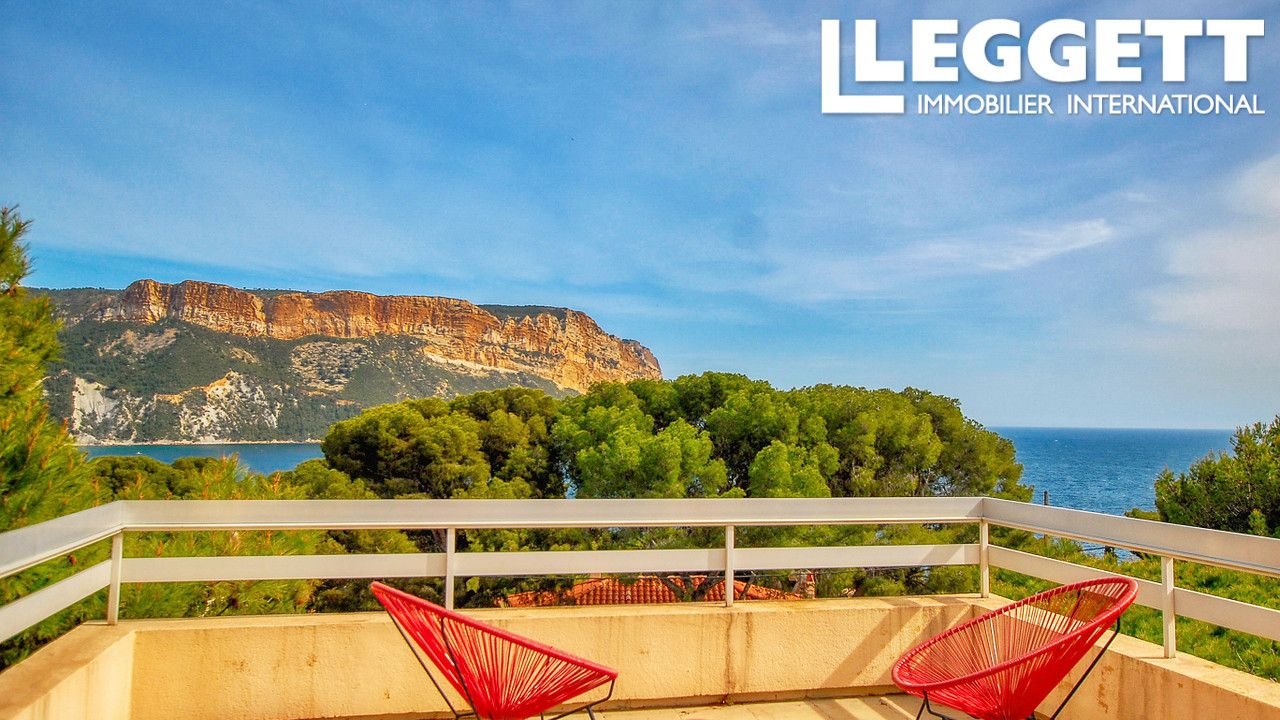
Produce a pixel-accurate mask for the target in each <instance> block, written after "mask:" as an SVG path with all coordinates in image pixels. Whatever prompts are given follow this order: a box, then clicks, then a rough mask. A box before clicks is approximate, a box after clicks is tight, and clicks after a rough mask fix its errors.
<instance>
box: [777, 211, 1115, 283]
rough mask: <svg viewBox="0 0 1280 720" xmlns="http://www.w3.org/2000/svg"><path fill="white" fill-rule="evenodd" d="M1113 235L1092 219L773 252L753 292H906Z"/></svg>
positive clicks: (1012, 267) (1020, 264)
mask: <svg viewBox="0 0 1280 720" xmlns="http://www.w3.org/2000/svg"><path fill="white" fill-rule="evenodd" d="M1115 237H1116V232H1115V230H1114V228H1113V227H1112V226H1111V223H1110V222H1108V221H1107V220H1105V219H1101V218H1096V219H1090V220H1080V221H1067V222H1062V223H1059V224H1056V225H1037V226H1030V227H1020V228H1012V229H1009V228H983V229H981V230H979V231H973V232H971V233H968V234H965V235H962V236H952V237H945V238H929V239H924V240H920V241H915V242H908V243H904V244H901V245H898V246H894V247H889V248H885V249H882V250H880V251H874V250H867V249H857V250H854V249H849V250H843V249H839V248H836V249H832V248H821V249H815V248H799V247H794V246H793V247H789V248H786V249H785V250H779V251H775V252H774V253H773V256H772V261H773V268H772V270H771V271H770V272H769V273H767V274H766V275H765V277H764V278H763V279H762V281H761V282H760V284H759V285H758V288H757V289H758V290H759V291H761V292H762V293H763V294H766V295H769V296H774V297H780V298H787V299H800V300H808V301H825V300H842V299H850V298H859V297H888V296H894V295H900V294H905V295H912V294H917V293H918V291H919V286H920V283H919V281H920V280H923V279H928V278H939V277H963V276H981V275H989V274H995V273H1009V272H1013V271H1017V270H1023V269H1026V268H1029V267H1032V266H1034V265H1039V264H1040V263H1044V262H1047V261H1049V260H1051V259H1053V258H1056V257H1058V256H1060V255H1065V254H1067V253H1072V252H1076V251H1078V250H1083V249H1085V248H1089V247H1093V246H1095V245H1100V244H1103V243H1106V242H1109V241H1111V240H1112V239H1114V238H1115Z"/></svg>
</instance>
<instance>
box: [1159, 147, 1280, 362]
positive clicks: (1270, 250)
mask: <svg viewBox="0 0 1280 720" xmlns="http://www.w3.org/2000/svg"><path fill="white" fill-rule="evenodd" d="M1215 196H1216V197H1215V201H1216V204H1218V205H1219V206H1220V207H1221V208H1222V210H1221V211H1220V212H1215V213H1213V214H1212V215H1210V217H1208V218H1205V220H1208V222H1205V223H1204V225H1205V226H1206V227H1203V228H1202V229H1200V230H1198V231H1194V232H1192V233H1191V234H1190V235H1189V236H1187V237H1182V238H1178V239H1177V240H1176V241H1175V242H1174V243H1173V244H1172V247H1171V248H1170V250H1169V253H1168V260H1167V272H1168V275H1169V281H1168V282H1167V283H1165V284H1164V285H1162V286H1160V287H1158V288H1156V289H1154V290H1153V291H1152V292H1151V293H1150V295H1149V301H1150V307H1151V315H1152V318H1153V319H1154V320H1156V321H1157V322H1159V323H1162V324H1164V325H1166V326H1168V327H1170V328H1171V329H1173V330H1174V331H1176V332H1178V333H1181V334H1182V338H1183V340H1184V342H1183V343H1180V345H1181V347H1182V348H1183V349H1186V348H1187V347H1188V346H1189V347H1192V348H1196V349H1198V351H1199V352H1202V353H1203V352H1208V353H1210V354H1218V353H1222V352H1225V353H1227V354H1230V355H1234V356H1236V358H1237V359H1239V360H1245V361H1247V362H1256V361H1257V360H1259V359H1264V358H1266V359H1269V361H1270V362H1269V364H1271V365H1280V360H1278V359H1277V358H1278V357H1280V321H1278V320H1277V317H1278V315H1277V312H1278V310H1277V309H1278V308H1280V155H1276V156H1273V157H1271V158H1269V159H1266V160H1264V161H1262V162H1259V163H1257V164H1255V165H1253V166H1251V167H1248V168H1246V169H1245V170H1243V171H1242V172H1240V173H1239V174H1238V175H1237V176H1236V177H1235V178H1233V179H1232V180H1231V181H1229V182H1228V183H1227V184H1226V186H1225V188H1222V189H1221V190H1220V191H1219V192H1217V193H1215ZM1224 217H1225V218H1228V219H1227V220H1226V221H1225V222H1224V221H1223V220H1222V219H1223V218H1224Z"/></svg>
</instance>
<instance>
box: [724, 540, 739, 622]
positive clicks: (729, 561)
mask: <svg viewBox="0 0 1280 720" xmlns="http://www.w3.org/2000/svg"><path fill="white" fill-rule="evenodd" d="M736 585H737V583H735V582H734V581H733V526H732V525H725V527H724V606H725V607H733V596H734V594H735V590H736V589H737V588H736Z"/></svg>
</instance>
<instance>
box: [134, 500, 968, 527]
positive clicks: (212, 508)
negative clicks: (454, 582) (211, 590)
mask: <svg viewBox="0 0 1280 720" xmlns="http://www.w3.org/2000/svg"><path fill="white" fill-rule="evenodd" d="M121 502H122V503H123V505H124V506H125V507H124V512H125V516H126V524H127V526H128V529H130V530H219V529H222V530H227V529H235V530H245V529H289V530H302V529H326V530H336V529H421V528H442V527H454V528H457V529H459V530H467V529H492V528H587V527H599V528H608V527H707V526H723V525H746V526H750V525H853V524H903V523H964V522H977V521H978V520H979V519H981V518H980V517H979V514H978V513H979V508H980V507H981V498H778V499H770V500H767V501H765V500H753V499H745V498H733V499H722V500H702V499H695V500H666V499H662V500H581V499H573V500H126V501H121Z"/></svg>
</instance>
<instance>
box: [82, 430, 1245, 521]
mask: <svg viewBox="0 0 1280 720" xmlns="http://www.w3.org/2000/svg"><path fill="white" fill-rule="evenodd" d="M992 430H994V431H995V432H998V433H1000V434H1001V435H1003V436H1005V437H1007V438H1009V439H1010V440H1012V441H1013V444H1014V447H1015V448H1017V452H1018V461H1019V462H1021V463H1022V465H1023V468H1024V469H1023V474H1022V480H1023V482H1024V483H1027V484H1029V485H1033V486H1035V489H1036V495H1035V501H1036V502H1040V501H1041V498H1042V493H1043V492H1044V491H1045V490H1048V491H1049V502H1050V504H1052V505H1058V506H1063V507H1071V508H1078V509H1080V510H1093V511H1096V512H1105V513H1111V514H1121V513H1124V512H1125V511H1126V510H1129V509H1130V508H1135V507H1139V508H1143V509H1145V510H1154V509H1155V489H1154V483H1155V479H1156V476H1157V475H1158V474H1159V473H1160V471H1161V470H1163V469H1164V468H1166V467H1168V468H1169V469H1171V470H1173V471H1174V472H1182V471H1185V470H1186V469H1187V468H1188V467H1190V466H1191V463H1193V462H1195V461H1196V460H1198V459H1199V458H1202V457H1204V456H1205V455H1206V454H1208V453H1210V452H1217V451H1222V450H1228V449H1230V447H1231V443H1230V440H1231V431H1230V430H1115V429H1101V428H1019V427H1000V428H992ZM85 449H86V450H87V451H88V452H89V454H90V455H91V456H93V457H98V456H102V455H147V456H150V457H153V458H156V459H157V460H162V461H164V462H172V461H174V460H176V459H178V458H181V457H225V456H229V455H239V457H240V462H241V463H243V464H244V465H246V466H248V467H249V468H250V469H252V470H254V471H256V472H261V473H271V472H275V471H277V470H288V469H290V468H292V467H294V466H295V465H297V464H298V463H300V462H303V461H304V460H310V459H312V458H318V457H320V446H319V445H318V444H315V443H272V444H249V443H228V444H224V445H115V446H110V447H88V448H85Z"/></svg>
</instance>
